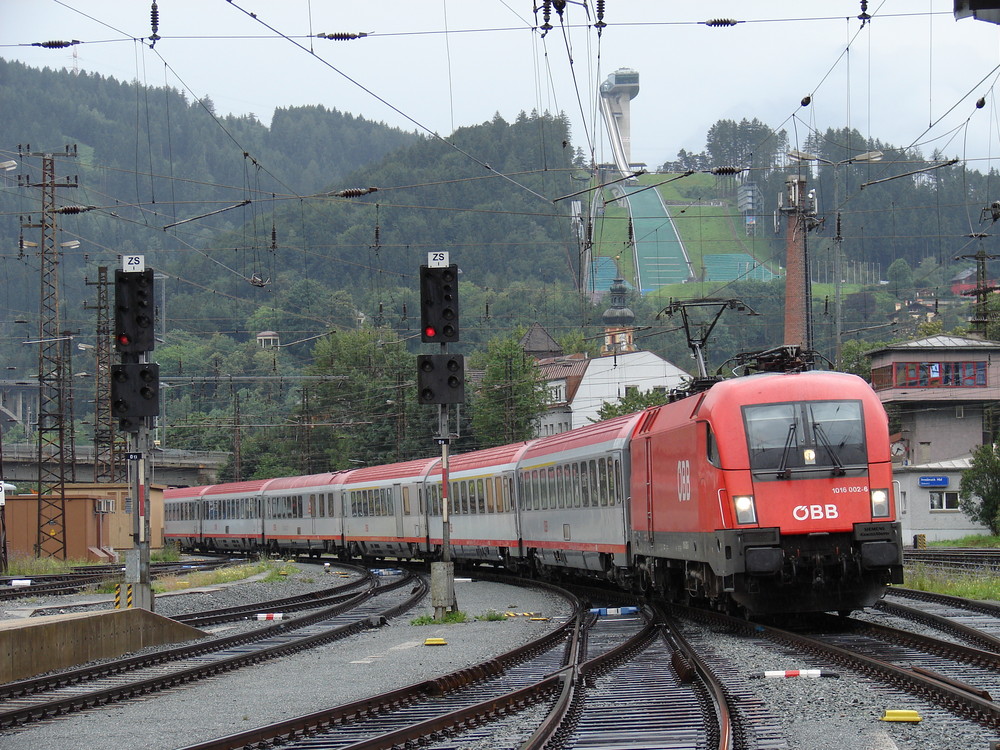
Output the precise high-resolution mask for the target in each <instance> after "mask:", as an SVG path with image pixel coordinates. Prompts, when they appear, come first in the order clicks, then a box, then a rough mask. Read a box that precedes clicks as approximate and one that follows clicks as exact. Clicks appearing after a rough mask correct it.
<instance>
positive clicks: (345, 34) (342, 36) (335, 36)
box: [316, 31, 371, 42]
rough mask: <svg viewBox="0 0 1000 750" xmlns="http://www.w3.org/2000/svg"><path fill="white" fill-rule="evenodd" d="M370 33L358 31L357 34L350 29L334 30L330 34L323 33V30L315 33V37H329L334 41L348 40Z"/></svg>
mask: <svg viewBox="0 0 1000 750" xmlns="http://www.w3.org/2000/svg"><path fill="white" fill-rule="evenodd" d="M370 33H371V32H368V31H359V32H358V33H357V34H355V33H353V32H350V31H335V32H333V33H332V34H324V33H323V32H320V33H319V34H317V35H316V37H317V38H319V39H330V40H332V41H334V42H349V41H351V40H352V39H361V38H363V37H366V36H368V34H370Z"/></svg>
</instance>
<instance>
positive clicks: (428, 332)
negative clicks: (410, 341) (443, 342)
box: [424, 326, 437, 339]
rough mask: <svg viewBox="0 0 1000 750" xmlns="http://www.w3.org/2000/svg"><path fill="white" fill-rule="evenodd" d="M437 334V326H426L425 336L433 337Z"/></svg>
mask: <svg viewBox="0 0 1000 750" xmlns="http://www.w3.org/2000/svg"><path fill="white" fill-rule="evenodd" d="M436 336H437V328H435V327H434V326H424V337H425V338H428V339H433V338H435V337H436Z"/></svg>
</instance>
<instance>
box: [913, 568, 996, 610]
mask: <svg viewBox="0 0 1000 750" xmlns="http://www.w3.org/2000/svg"><path fill="white" fill-rule="evenodd" d="M903 585H904V586H906V587H907V588H911V589H917V590H918V591H929V592H931V593H934V594H949V595H951V596H960V597H962V598H963V599H985V600H992V601H1000V580H998V579H997V578H996V574H995V573H994V572H993V571H991V570H983V571H982V572H981V573H973V572H958V571H954V570H941V569H936V568H932V567H929V566H927V565H925V564H923V563H917V564H915V565H907V566H906V571H905V573H904V576H903Z"/></svg>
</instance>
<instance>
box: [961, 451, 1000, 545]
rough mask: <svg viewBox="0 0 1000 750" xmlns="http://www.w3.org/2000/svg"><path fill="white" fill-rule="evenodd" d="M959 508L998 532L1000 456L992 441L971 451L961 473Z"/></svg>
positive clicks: (999, 531) (999, 528) (994, 531)
mask: <svg viewBox="0 0 1000 750" xmlns="http://www.w3.org/2000/svg"><path fill="white" fill-rule="evenodd" d="M959 496H960V498H961V503H960V507H961V508H962V512H963V513H965V515H967V516H968V517H969V518H971V519H972V520H973V521H975V522H977V523H981V524H982V525H983V526H987V527H989V530H990V533H991V534H993V535H997V534H1000V455H997V450H996V446H995V445H993V444H992V443H990V444H988V445H980V446H979V447H978V448H976V449H975V450H974V451H973V452H972V465H971V466H970V467H969V468H968V469H966V470H965V471H963V472H962V482H961V484H960V485H959Z"/></svg>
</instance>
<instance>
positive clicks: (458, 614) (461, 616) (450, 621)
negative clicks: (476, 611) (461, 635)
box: [410, 610, 469, 625]
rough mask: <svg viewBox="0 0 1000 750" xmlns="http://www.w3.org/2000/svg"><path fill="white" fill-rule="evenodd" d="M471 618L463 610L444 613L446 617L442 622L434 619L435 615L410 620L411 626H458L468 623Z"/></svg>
mask: <svg viewBox="0 0 1000 750" xmlns="http://www.w3.org/2000/svg"><path fill="white" fill-rule="evenodd" d="M468 620H469V617H468V615H466V614H465V612H463V611H462V610H457V611H448V612H445V613H444V617H443V618H442V619H440V620H437V619H435V618H434V615H420V617H414V618H413V619H412V620H410V625H457V624H459V623H462V622H468Z"/></svg>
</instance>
